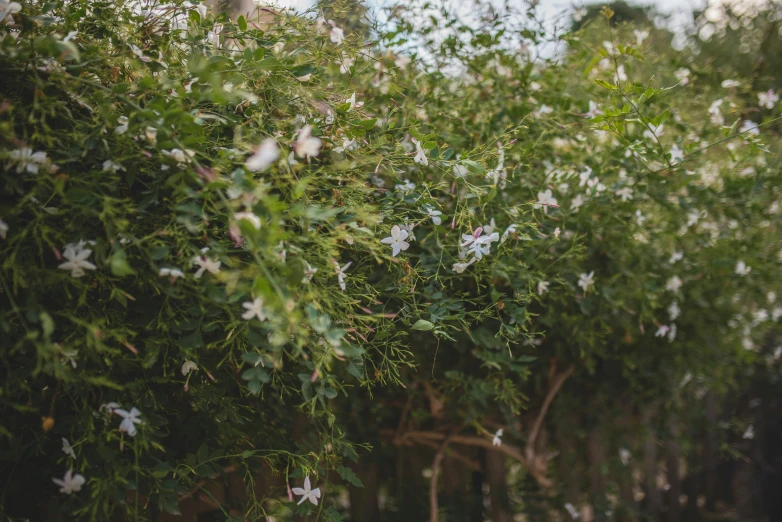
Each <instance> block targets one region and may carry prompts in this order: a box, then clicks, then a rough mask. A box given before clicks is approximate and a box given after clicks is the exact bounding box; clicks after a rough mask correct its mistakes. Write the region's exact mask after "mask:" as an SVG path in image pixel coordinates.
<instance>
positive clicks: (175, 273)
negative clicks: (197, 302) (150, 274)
mask: <svg viewBox="0 0 782 522" xmlns="http://www.w3.org/2000/svg"><path fill="white" fill-rule="evenodd" d="M157 275H158V277H166V276H168V277H171V278H172V279H177V278H179V277H185V273H184V272H182V271H181V270H180V269H178V268H161V269H160V270H159V271H158V273H157Z"/></svg>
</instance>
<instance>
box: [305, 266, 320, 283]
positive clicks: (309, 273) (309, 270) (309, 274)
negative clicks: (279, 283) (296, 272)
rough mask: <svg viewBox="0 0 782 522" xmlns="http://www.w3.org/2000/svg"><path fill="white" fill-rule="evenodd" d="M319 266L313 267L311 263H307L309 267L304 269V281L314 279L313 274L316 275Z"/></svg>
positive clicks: (307, 281)
mask: <svg viewBox="0 0 782 522" xmlns="http://www.w3.org/2000/svg"><path fill="white" fill-rule="evenodd" d="M317 271H318V269H317V268H312V267H311V266H310V264H309V263H307V269H306V270H305V271H304V277H303V278H302V279H301V282H302V283H309V282H310V281H312V276H314V275H315V272H317Z"/></svg>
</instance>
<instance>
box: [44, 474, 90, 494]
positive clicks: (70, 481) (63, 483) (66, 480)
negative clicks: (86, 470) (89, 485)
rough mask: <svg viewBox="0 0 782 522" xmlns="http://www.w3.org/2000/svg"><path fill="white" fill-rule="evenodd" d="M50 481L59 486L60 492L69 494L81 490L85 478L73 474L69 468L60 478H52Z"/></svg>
mask: <svg viewBox="0 0 782 522" xmlns="http://www.w3.org/2000/svg"><path fill="white" fill-rule="evenodd" d="M52 482H54V483H55V484H57V485H58V486H60V493H65V494H66V495H70V494H72V493H76V492H77V491H81V487H82V486H83V485H84V483H85V482H86V480H85V479H84V476H83V475H79V474H78V473H77V474H75V475H74V474H73V471H71V470H70V469H69V470H68V471H66V472H65V476H64V477H63V478H62V480H60V479H52Z"/></svg>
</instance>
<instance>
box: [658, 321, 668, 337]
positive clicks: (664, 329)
mask: <svg viewBox="0 0 782 522" xmlns="http://www.w3.org/2000/svg"><path fill="white" fill-rule="evenodd" d="M670 331H671V328H670V326H668V325H665V324H661V325H660V326H658V327H657V331H656V332H655V333H654V336H655V337H665V336H666V335H668V332H670Z"/></svg>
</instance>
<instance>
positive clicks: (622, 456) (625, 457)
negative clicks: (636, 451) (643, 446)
mask: <svg viewBox="0 0 782 522" xmlns="http://www.w3.org/2000/svg"><path fill="white" fill-rule="evenodd" d="M630 456H631V454H630V450H628V449H627V448H620V449H619V460H621V461H622V465H624V466H627V465H628V464H629V463H630Z"/></svg>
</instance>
